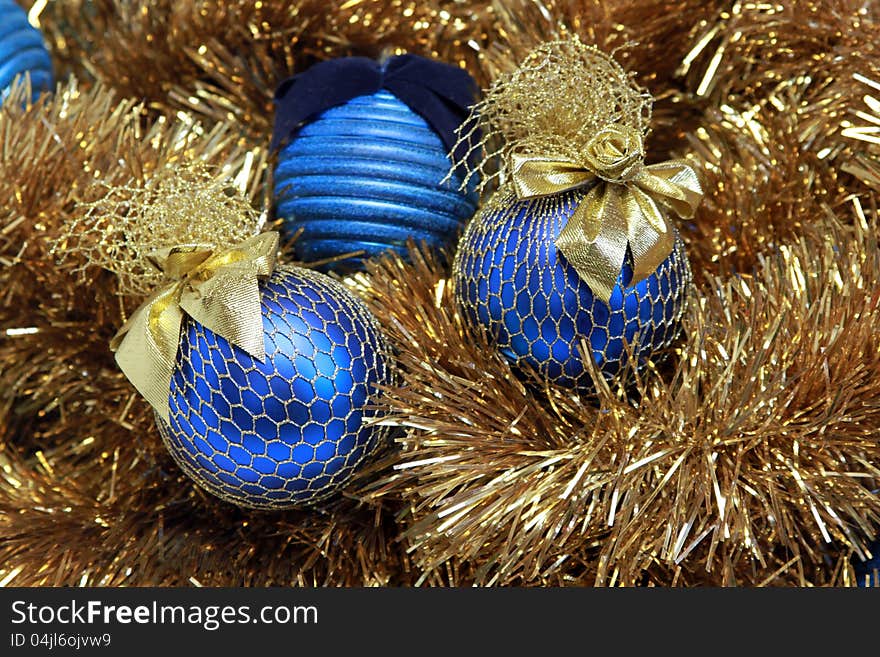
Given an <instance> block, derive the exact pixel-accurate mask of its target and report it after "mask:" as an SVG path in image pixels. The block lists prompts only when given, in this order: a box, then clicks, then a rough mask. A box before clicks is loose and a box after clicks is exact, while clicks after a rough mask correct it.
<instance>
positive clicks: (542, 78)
mask: <svg viewBox="0 0 880 657" xmlns="http://www.w3.org/2000/svg"><path fill="white" fill-rule="evenodd" d="M651 104H652V98H651V95H650V94H649V93H648V92H647V91H646V90H644V89H642V88H641V87H639V86H638V85H637V84H636V83H635V81H634V80H633V77H632V75H631V74H629V73H627V72H626V71H625V70H624V69H623V67H621V66H620V64H618V63H617V62H616V61H614V59H613V58H612V56H611V55H609V54H607V53H604V52H602V51H600V50H598V49H597V48H595V47H593V46H588V45H586V44H584V43H583V42H582V41H580V39H578V38H576V37H575V38H572V39H567V40H564V41H551V42H548V43H545V44H543V45H541V46H539V47H538V48H536V49H535V50H534V51H532V52H531V53H530V54H529V55H528V57H526V59H525V61H523V63H522V64H521V65H520V67H519V68H517V69H516V70H515V71H512V72H510V73H506V74H504V75H501V76H500V77H499V78H498V79H497V80H496V81H495V82H494V84H493V85H492V86H491V87H490V88H489V89H488V90H487V91H486V92H484V96H483V99H482V100H481V101H480V102H479V103H478V104H476V105H475V106H474V107H473V108H472V110H471V115H470V118H469V120H468V121H465V122H464V123H463V124H462V128H461V129H460V131H459V139H458V143H457V144H456V147H455V149H453V152H454V151H455V150H458V147H459V146H460V145H464V146H465V148H464V149H462V152H463V153H465V155H464V156H463V157H462V158H461V160H460V161H458V162H456V163H455V167H462V169H461V170H463V171H466V172H467V173H466V175H465V177H464V181H463V182H462V188H464V187H466V186H467V184H468V182H469V181H470V180H471V178H473V177H474V176H478V177H479V178H478V179H479V189H480V192H481V194H482V193H484V192H485V191H486V190H487V189H488V190H490V191H491V189H492V188H493V187H494V186H496V185H497V184H498V183H501V184H505V183H508V182H509V181H510V173H511V171H512V170H513V167H514V163H513V160H514V156H520V157H522V156H526V157H528V156H541V157H545V156H550V155H552V156H555V157H556V158H557V159H562V160H572V161H576V162H579V161H582V160H584V159H585V156H587V155H588V154H587V151H588V149H589V144H590V141H591V140H592V139H593V138H594V136H595V135H596V134H597V133H598V132H600V131H601V130H602V129H604V128H608V127H610V126H618V127H624V128H629V129H630V130H631V131H635V132H637V133H638V134H639V135H640V136H641V137H642V138H644V137H645V136H647V134H648V130H649V124H650V121H651ZM481 152H482V153H483V156H482V157H479V155H480V153H481ZM490 185H491V186H490Z"/></svg>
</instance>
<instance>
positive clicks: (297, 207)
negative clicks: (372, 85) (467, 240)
mask: <svg viewBox="0 0 880 657" xmlns="http://www.w3.org/2000/svg"><path fill="white" fill-rule="evenodd" d="M450 166H451V164H450V160H449V158H448V156H447V153H446V148H445V147H444V145H443V142H442V140H441V138H440V137H439V135H438V134H437V133H436V132H434V130H433V129H432V128H431V127H430V126H429V125H428V123H427V122H426V121H425V120H424V119H423V118H422V117H421V116H419V115H418V114H416V113H415V112H414V111H413V110H411V109H410V108H409V107H408V106H407V105H406V104H404V103H403V102H402V101H401V100H399V99H398V98H397V97H395V96H394V95H393V94H391V93H390V92H388V91H385V90H382V91H379V92H377V93H374V94H371V95H366V96H359V97H356V98H354V99H352V100H349V101H348V102H346V103H345V104H343V105H339V106H336V107H332V108H330V109H328V110H325V111H324V112H323V113H321V114H320V115H319V116H318V117H317V118H316V119H315V120H314V121H312V122H310V123H307V124H306V125H305V126H304V127H302V128H301V129H300V130H299V131H298V133H297V134H296V135H295V136H294V137H293V138H292V139H291V141H290V143H288V144H287V146H285V147H284V148H283V149H282V150H281V152H280V153H279V156H278V165H277V168H276V170H275V182H274V185H275V200H276V204H277V213H278V216H279V217H281V218H282V219H283V228H284V232H285V233H286V235H287V236H288V237H290V236H292V235H294V234H296V233H297V232H298V231H300V230H301V231H302V234H301V235H300V237H299V239H298V240H297V241H296V242H295V244H294V249H295V252H296V256H297V258H299V259H301V260H303V261H314V260H322V259H324V258H332V257H335V256H338V255H340V254H344V253H351V252H354V251H363V252H364V253H363V256H361V257H371V256H375V255H378V254H380V253H383V252H385V251H387V250H389V249H391V250H394V251H397V252H398V253H400V254H401V255H406V241H407V239H408V238H413V239H414V240H415V241H416V242H419V241H425V242H426V243H427V244H428V245H429V246H430V247H433V248H440V247H446V246H450V245H451V244H452V242H453V241H454V240H455V239H456V238H457V236H458V234H459V232H460V230H461V228H462V227H463V226H464V223H465V222H466V221H467V220H468V219H470V217H471V216H472V215H473V214H474V212H475V210H476V207H477V202H478V198H477V194H476V191H475V189H474V186H473V185H472V186H471V187H470V189H469V190H468V191H467V192H461V191H459V186H460V184H461V179H460V177H459V176H458V175H453V176H452V177H451V179H450V180H448V181H446V182H445V183H441V181H443V180H444V178H445V177H446V175H447V173H448V172H449V169H450ZM360 259H361V258H349V259H347V260H345V261H337V262H336V263H332V264H330V265H328V266H327V268H328V269H335V270H349V269H356V268H358V266H359V263H360Z"/></svg>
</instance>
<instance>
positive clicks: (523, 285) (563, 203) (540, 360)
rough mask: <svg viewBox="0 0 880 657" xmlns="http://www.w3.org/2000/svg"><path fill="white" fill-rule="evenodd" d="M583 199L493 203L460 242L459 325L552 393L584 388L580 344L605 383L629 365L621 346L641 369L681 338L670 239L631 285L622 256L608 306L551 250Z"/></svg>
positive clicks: (684, 265)
mask: <svg viewBox="0 0 880 657" xmlns="http://www.w3.org/2000/svg"><path fill="white" fill-rule="evenodd" d="M584 195H585V192H584V191H572V192H567V193H564V194H559V195H555V196H549V197H546V198H541V199H535V200H525V201H520V200H517V199H516V198H515V197H514V196H512V195H511V196H509V197H508V198H506V199H501V200H497V201H494V202H492V203H491V204H490V205H489V206H488V207H487V208H486V209H485V210H484V211H483V212H482V213H481V214H480V215H478V216H477V217H476V218H475V219H474V220H473V221H472V222H471V223H470V224H469V225H468V228H467V230H466V231H465V234H464V235H463V236H462V239H461V242H460V243H459V248H458V253H457V256H456V261H455V263H454V268H453V276H454V280H455V290H456V298H457V300H458V304H459V306H460V308H461V310H462V312H463V314H464V316H465V318H466V319H467V320H468V321H469V322H471V323H472V324H473V325H476V326H480V327H483V328H485V329H487V332H488V334H489V337H490V338H491V340H492V341H493V343H494V344H495V345H496V346H497V347H498V349H499V350H500V351H501V353H502V354H504V355H505V356H506V357H507V358H508V359H510V360H511V361H512V362H514V363H516V364H526V365H528V366H530V367H532V368H534V369H535V370H537V371H538V372H539V373H540V374H541V375H542V376H544V377H546V378H547V379H548V380H550V381H551V382H554V383H556V384H560V385H564V386H569V387H587V388H588V387H590V385H591V379H590V377H589V374H588V373H587V369H586V366H585V364H584V361H583V357H582V353H581V345H582V344H585V345H586V346H587V349H588V350H589V353H588V354H586V356H587V357H591V358H592V359H593V360H594V361H595V363H596V365H597V366H598V369H599V371H600V372H602V373H603V374H604V375H606V376H608V377H610V376H613V375H614V374H616V373H617V372H618V371H619V370H620V369H621V367H622V366H623V364H624V363H625V362H626V361H627V350H626V348H625V347H624V342H628V343H629V344H630V345H631V347H630V348H631V349H632V351H633V353H634V354H635V356H636V357H637V359H638V360H639V361H643V360H644V359H646V358H649V357H650V356H651V355H652V354H653V353H655V352H656V351H658V350H660V349H663V348H664V347H667V346H668V345H669V344H670V343H671V342H672V340H673V339H674V338H675V336H676V334H677V332H678V329H679V323H680V319H681V316H682V314H683V312H684V307H685V302H686V296H687V289H688V286H689V284H690V281H691V272H690V268H689V266H688V261H687V257H686V255H685V252H684V247H683V244H682V242H681V239H680V238H679V237H678V235H677V234H676V238H675V245H674V248H673V250H672V252H671V253H670V255H669V256H668V257H667V258H666V260H665V261H664V262H663V263H662V264H661V265H660V266H659V267H658V268H657V270H656V271H655V272H654V273H653V274H651V275H650V276H648V277H647V278H645V279H643V280H641V281H638V282H637V283H635V284H633V283H632V277H633V269H632V262H631V257H630V255H629V254H627V258H626V260H625V262H624V265H623V267H622V269H621V271H620V275H619V277H618V280H617V285H616V286H615V287H614V289H613V291H612V293H611V298H610V300H609V301H608V302H607V303H606V302H605V301H604V300H602V299H601V298H598V297H597V296H596V295H594V293H593V291H592V290H591V289H590V286H589V285H588V284H587V283H586V282H585V281H584V280H582V279H581V277H580V276H579V275H578V272H577V271H576V270H575V268H574V267H573V266H572V265H571V264H570V263H569V262H568V261H567V260H566V258H565V256H564V255H562V254H561V253H560V252H559V251H558V250H557V247H556V244H555V242H556V239H557V238H558V237H559V233H560V231H561V230H562V228H563V227H564V226H565V224H566V222H567V220H568V218H569V217H570V215H571V214H572V213H573V211H574V210H575V208H576V207H577V205H578V203H580V202H581V201H582V200H583V197H584Z"/></svg>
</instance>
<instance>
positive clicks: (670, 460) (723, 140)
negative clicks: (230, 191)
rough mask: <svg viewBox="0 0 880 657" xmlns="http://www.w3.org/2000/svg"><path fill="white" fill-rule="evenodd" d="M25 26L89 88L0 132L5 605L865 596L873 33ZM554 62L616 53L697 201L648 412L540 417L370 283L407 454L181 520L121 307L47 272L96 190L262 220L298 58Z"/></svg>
mask: <svg viewBox="0 0 880 657" xmlns="http://www.w3.org/2000/svg"><path fill="white" fill-rule="evenodd" d="M32 4H33V3H32ZM41 5H43V6H42V7H41ZM35 6H36V9H37V10H40V11H39V13H38V14H37V12H36V11H35V12H34V15H35V16H37V17H38V19H39V20H40V21H41V23H42V28H43V29H44V31H45V32H46V33H47V35H48V37H49V40H50V45H51V47H52V49H53V53H54V55H55V59H56V62H57V63H58V64H59V65H60V66H61V68H62V70H65V71H74V72H76V73H77V74H78V77H79V79H80V80H81V82H79V83H77V82H70V83H65V84H63V85H61V87H60V89H59V92H58V94H56V97H55V98H54V99H52V100H46V99H44V100H43V101H41V104H38V105H37V106H34V107H29V108H25V107H23V104H22V103H19V102H14V100H15V99H13V102H7V103H6V104H5V105H4V107H3V110H2V116H0V137H2V139H3V143H4V150H3V152H2V158H0V198H3V199H5V201H4V205H3V207H2V208H0V265H2V269H0V290H2V292H0V564H2V565H0V581H3V582H7V583H15V584H24V585H28V584H142V585H149V584H187V583H190V584H192V583H201V584H226V585H239V584H244V585H265V584H295V585H315V584H317V585H323V584H328V585H361V584H367V585H375V584H391V585H401V584H403V585H407V584H416V583H428V584H469V583H480V584H513V583H515V584H580V585H582V584H621V583H623V584H656V585H670V584H675V585H706V584H710V585H711V584H733V583H738V584H755V585H758V584H788V585H814V584H815V585H827V584H839V583H851V582H852V573H851V568H850V566H849V563H848V558H849V555H850V553H851V552H855V553H856V554H857V555H860V554H864V551H865V547H866V545H867V542H868V540H869V539H871V538H872V537H873V536H874V535H875V534H876V533H877V532H878V528H880V502H878V501H877V498H876V497H875V496H874V495H873V494H872V493H871V492H870V491H871V490H872V489H876V488H877V487H878V485H880V484H878V479H880V472H878V464H880V454H878V451H880V447H878V446H877V444H876V439H875V436H876V434H877V432H878V431H880V355H878V354H880V344H878V339H880V338H878V334H877V329H876V327H877V326H878V325H880V294H878V291H877V290H878V289H880V250H878V245H877V231H878V225H877V221H878V219H877V210H876V207H875V204H874V200H873V197H872V196H871V192H872V190H874V191H876V190H877V189H880V177H878V172H880V144H878V142H877V139H876V131H873V132H872V126H876V125H877V124H878V120H877V117H878V116H880V111H878V108H880V103H878V101H877V100H876V97H877V96H878V95H880V94H878V92H876V86H872V84H871V83H872V82H874V83H875V85H876V81H877V80H880V72H878V65H877V62H878V61H880V60H878V50H880V47H878V45H877V44H876V43H875V40H874V38H873V34H874V33H875V32H876V29H877V25H878V22H880V21H878V16H877V15H876V12H877V10H876V9H871V6H870V5H865V4H864V3H861V2H856V1H855V0H839V1H832V0H823V1H819V2H817V1H799V2H792V3H787V4H786V5H785V6H783V5H766V4H759V3H744V2H734V1H727V2H702V1H698V0H619V1H615V2H601V1H599V0H595V1H593V0H591V1H590V2H575V1H573V0H545V1H543V2H541V1H539V0H516V1H515V2H506V1H505V2H501V1H500V0H497V1H490V0H485V1H483V0H471V1H467V0H445V1H436V2H429V3H422V2H414V1H409V0H395V1H394V2H384V1H380V0H347V1H342V0H334V1H333V2H317V1H315V0H299V1H297V2H282V1H281V0H264V1H263V2H262V3H250V2H239V1H226V0H210V1H209V0H203V1H196V0H190V1H187V2H166V1H164V0H138V1H137V2H120V1H118V0H100V1H98V2H83V1H82V0H64V1H60V0H59V1H54V2H49V3H36V5H35ZM872 12H875V13H873V14H872ZM568 34H577V35H579V36H580V37H581V38H582V39H583V40H584V41H585V42H587V43H595V44H597V45H599V46H600V47H602V48H604V49H606V50H611V49H615V48H619V49H620V50H619V51H618V52H617V55H616V56H617V57H618V59H619V60H620V61H621V62H622V63H623V64H624V65H625V67H626V68H627V69H629V70H632V71H635V72H637V73H638V75H639V77H638V81H639V83H640V84H643V85H645V86H647V87H648V88H649V89H650V91H651V92H652V94H653V95H654V96H655V97H656V98H657V103H656V105H655V109H654V122H653V134H652V135H651V143H652V150H653V151H654V152H655V153H656V155H657V157H666V156H671V155H684V156H687V157H689V158H694V159H695V160H696V161H697V162H698V163H699V164H700V165H701V166H702V167H703V169H704V170H705V171H706V175H707V183H708V184H707V196H706V200H705V202H704V205H703V208H702V210H701V211H700V212H699V213H698V214H697V216H696V217H695V218H694V220H693V221H692V222H690V223H689V224H688V225H686V226H685V227H684V230H682V234H683V236H684V237H685V239H686V240H687V242H688V249H689V255H690V259H691V262H692V264H693V269H694V273H695V275H696V281H697V284H698V293H697V297H698V301H697V303H695V304H694V305H693V307H692V308H691V312H690V314H689V316H688V318H687V325H686V333H687V339H686V341H685V342H684V343H683V344H682V345H681V347H680V350H679V352H680V353H679V356H678V358H677V359H675V360H674V362H672V363H671V364H669V365H666V366H664V368H663V369H661V370H660V371H648V372H646V373H645V374H643V375H642V376H641V378H640V379H639V381H638V385H637V387H636V391H635V394H633V391H630V390H618V389H616V388H614V387H610V388H609V387H602V386H600V392H599V395H598V399H593V400H589V399H578V398H576V397H573V396H571V395H570V394H569V393H565V392H562V391H559V390H556V389H543V388H542V386H540V385H539V384H538V383H537V382H529V381H525V382H524V381H521V380H519V379H517V378H515V377H514V376H513V375H512V374H511V372H510V370H509V368H508V367H507V365H506V364H505V363H504V361H503V360H501V359H500V358H498V357H496V356H494V355H492V354H491V351H489V350H487V349H485V348H483V346H481V345H480V344H479V343H478V342H474V339H473V337H472V336H470V335H468V333H467V332H466V331H465V329H464V327H463V326H462V325H461V321H460V319H459V318H458V317H457V316H455V315H454V314H453V313H452V312H451V311H450V308H451V304H450V303H449V290H448V288H447V287H446V272H445V271H444V270H443V268H442V267H441V266H440V265H439V264H438V263H437V262H436V261H435V260H434V259H433V258H431V257H428V256H424V257H423V256H421V255H419V254H418V253H415V254H414V261H415V263H414V264H413V265H407V264H404V263H403V262H402V261H400V260H399V259H397V258H387V259H383V260H382V261H380V262H377V263H374V264H372V265H371V266H370V270H369V272H368V274H366V275H361V276H358V277H356V278H355V279H353V280H352V281H350V283H351V284H352V285H353V286H354V287H355V288H357V289H359V290H360V291H361V292H362V293H363V294H364V295H365V298H367V299H368V301H369V302H370V303H371V305H372V307H373V309H374V311H375V312H376V314H377V316H378V317H379V318H380V320H381V321H382V322H383V323H384V325H385V326H386V329H387V331H388V333H389V336H390V337H391V338H392V339H394V341H395V342H396V343H397V346H398V349H399V351H400V362H401V366H402V368H401V369H402V375H403V379H404V385H402V386H401V387H399V388H396V389H394V390H391V391H389V393H390V396H391V399H392V411H393V413H394V418H395V422H396V423H397V424H398V425H399V426H400V427H401V434H400V436H399V438H398V440H397V450H394V449H392V450H390V451H389V453H387V454H385V455H383V457H382V458H381V459H379V461H378V462H376V463H375V464H374V465H373V467H371V468H370V469H369V470H368V471H365V472H364V473H363V474H362V476H361V477H360V479H359V481H358V482H357V485H356V486H354V487H353V488H352V489H351V490H350V491H348V497H347V498H345V499H342V500H339V501H338V502H337V503H335V504H334V505H332V506H330V507H328V508H326V509H324V510H323V511H322V512H320V513H298V512H290V513H283V514H264V513H253V512H245V511H241V510H238V509H236V508H234V507H231V506H229V505H226V504H223V503H220V502H217V501H215V500H213V499H211V498H208V497H206V496H205V495H203V494H202V493H200V492H199V491H198V489H196V488H194V487H193V486H192V485H191V484H190V483H189V482H188V481H187V480H186V479H185V477H183V475H182V474H181V473H180V472H179V471H178V470H177V469H176V468H175V466H174V465H173V463H172V462H171V461H170V459H169V458H168V457H167V455H166V454H165V453H164V451H163V448H162V447H161V442H160V441H159V439H158V436H157V435H156V433H155V430H154V428H153V426H152V420H151V417H150V415H149V412H148V409H147V407H146V404H144V403H143V402H142V401H140V400H139V398H138V397H137V395H136V394H135V393H134V391H133V389H132V388H131V387H130V385H129V384H128V383H127V382H126V381H125V379H124V377H123V376H122V375H121V373H119V371H118V370H117V369H116V367H115V365H114V363H113V360H112V354H110V352H109V350H108V349H107V342H108V341H109V339H110V337H111V336H112V335H113V333H114V332H115V330H116V329H117V328H118V327H119V325H120V323H121V321H122V319H123V318H124V317H125V315H126V312H127V311H130V310H131V309H132V308H134V307H135V303H136V300H135V299H132V298H128V297H125V296H122V297H120V296H119V295H118V294H117V292H118V288H117V281H116V279H115V278H114V277H112V276H110V275H108V274H106V273H103V272H102V271H100V270H99V269H98V268H97V267H93V266H92V267H90V266H88V262H87V259H83V258H80V259H79V260H77V259H76V258H75V257H74V258H72V259H70V260H69V261H67V262H66V263H65V264H59V263H58V262H57V257H56V256H55V255H53V254H54V253H55V252H57V251H58V249H59V248H63V244H62V243H60V240H61V239H62V238H63V236H64V235H68V236H69V237H71V238H75V237H76V236H75V235H70V233H69V230H70V227H71V226H76V224H77V221H78V220H80V219H82V218H83V217H84V213H85V212H86V208H88V207H89V204H90V203H92V202H94V201H96V200H99V198H100V195H101V193H102V192H101V189H106V186H107V185H112V186H114V187H115V186H119V185H125V184H129V183H130V182H131V181H143V182H146V183H148V182H149V180H150V179H151V178H152V177H153V176H154V175H155V174H156V172H158V171H169V170H173V168H174V167H178V166H181V165H183V164H185V163H186V162H192V161H201V162H204V163H205V165H207V166H209V167H211V169H210V170H211V171H213V172H214V174H213V175H214V176H215V177H216V183H217V184H234V185H236V186H238V187H239V188H240V189H243V190H244V191H246V192H247V193H248V195H249V196H250V198H251V199H252V200H253V202H254V205H255V207H256V209H257V211H262V210H267V209H268V208H269V202H268V198H267V194H266V192H265V190H266V189H267V185H266V179H267V177H268V173H269V168H268V167H269V164H270V162H269V159H268V156H267V151H266V143H267V142H268V130H269V125H270V124H271V117H272V114H271V95H272V92H273V90H274V85H275V84H276V83H277V81H278V80H280V79H281V78H282V77H283V76H285V75H287V74H289V73H291V72H295V71H298V70H301V69H302V68H303V67H304V66H306V65H308V64H309V63H311V62H312V61H315V60H317V59H323V58H327V57H331V56H338V55H343V54H366V55H373V56H375V55H378V54H380V53H382V52H385V51H388V50H395V51H396V50H408V51H412V52H418V53H422V54H430V55H434V56H437V57H440V58H442V59H445V60H447V61H454V62H459V63H460V64H461V65H463V66H466V67H467V68H468V69H469V71H470V72H471V73H472V74H474V75H475V77H477V78H478V79H479V80H480V82H481V84H483V85H484V86H485V85H487V84H488V83H489V82H490V81H491V80H493V79H494V78H495V77H496V76H497V75H498V74H499V73H500V72H503V71H509V70H511V69H512V68H513V67H514V66H515V65H516V64H517V63H519V61H521V59H522V57H523V56H524V55H525V54H526V53H527V52H528V51H529V50H530V49H531V48H532V47H534V46H535V45H537V44H538V43H539V42H541V41H544V40H547V39H554V38H559V37H562V36H566V35H568ZM19 93H21V92H19ZM129 98H131V99H136V100H126V99H129ZM19 100H21V98H19ZM854 195H860V197H859V198H857V197H855V196H854ZM65 231H67V232H65ZM77 270H78V271H79V273H78V274H77V273H76V271H77ZM84 290H87V291H88V294H87V295H85V297H84V292H83V291H84ZM84 298H87V299H88V303H87V304H86V303H83V299H84Z"/></svg>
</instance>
